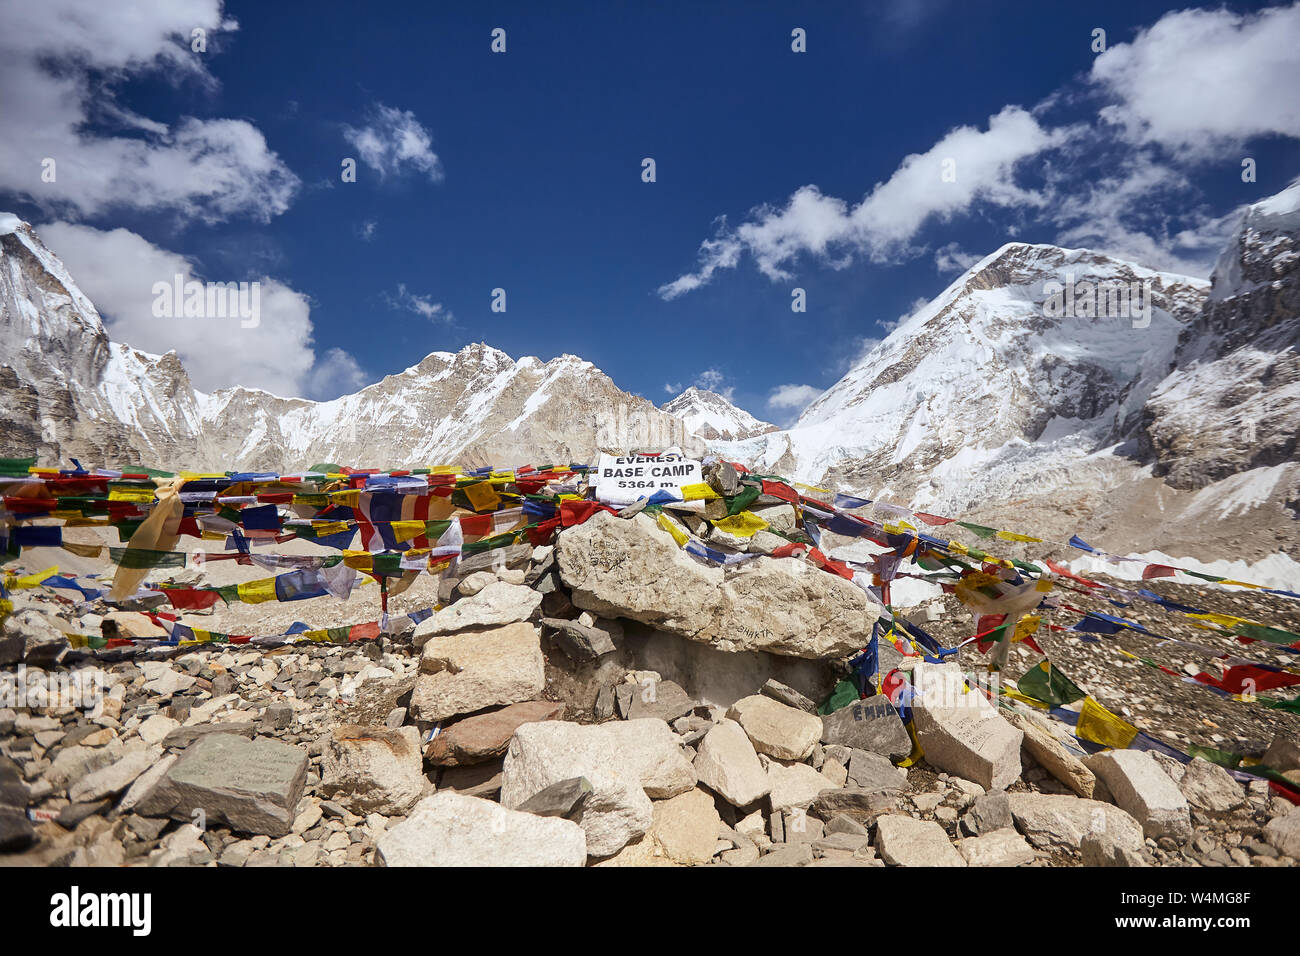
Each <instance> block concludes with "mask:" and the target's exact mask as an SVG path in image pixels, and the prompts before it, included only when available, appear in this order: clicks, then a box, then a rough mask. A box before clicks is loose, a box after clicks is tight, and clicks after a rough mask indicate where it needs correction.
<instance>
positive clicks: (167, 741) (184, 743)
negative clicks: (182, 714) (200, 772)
mask: <svg viewBox="0 0 1300 956" xmlns="http://www.w3.org/2000/svg"><path fill="white" fill-rule="evenodd" d="M256 732H257V725H256V724H254V723H253V722H252V721H251V720H239V721H227V722H225V723H218V724H195V725H194V726H192V727H177V728H176V729H175V730H173V731H172V732H171V733H169V734H168V735H167V736H166V737H164V738H163V742H162V745H163V747H165V748H166V749H168V750H184V749H185V748H186V747H188V746H189V745H190V744H192V743H194V742H195V741H196V740H199V739H200V738H202V737H206V736H207V735H208V734H238V735H240V736H242V737H252V736H253V734H254V733H256Z"/></svg>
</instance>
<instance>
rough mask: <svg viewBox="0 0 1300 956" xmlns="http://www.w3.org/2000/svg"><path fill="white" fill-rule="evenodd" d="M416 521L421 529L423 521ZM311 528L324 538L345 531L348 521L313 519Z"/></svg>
mask: <svg viewBox="0 0 1300 956" xmlns="http://www.w3.org/2000/svg"><path fill="white" fill-rule="evenodd" d="M416 523H417V524H419V525H420V527H421V529H423V528H424V522H423V521H419V522H416ZM311 529H312V531H314V532H316V536H317V537H320V538H324V537H327V536H328V535H331V534H339V533H341V532H343V531H347V530H348V523H347V522H346V521H313V522H312V524H311Z"/></svg>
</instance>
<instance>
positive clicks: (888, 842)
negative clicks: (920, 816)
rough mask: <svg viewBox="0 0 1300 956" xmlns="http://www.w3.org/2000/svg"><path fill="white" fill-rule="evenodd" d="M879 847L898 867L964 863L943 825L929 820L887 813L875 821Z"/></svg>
mask: <svg viewBox="0 0 1300 956" xmlns="http://www.w3.org/2000/svg"><path fill="white" fill-rule="evenodd" d="M875 845H876V850H877V852H879V853H880V857H881V859H883V860H884V861H885V862H886V863H892V864H894V865H895V866H965V865H966V861H965V860H964V859H962V855H961V854H960V853H958V852H957V851H956V850H955V849H954V848H953V845H952V843H951V842H950V841H949V840H948V834H947V833H945V832H944V829H943V827H941V826H939V824H937V823H933V822H931V821H929V820H916V819H913V818H912V817H905V816H900V815H897V814H886V815H885V816H882V817H880V818H879V819H877V820H876V844H875Z"/></svg>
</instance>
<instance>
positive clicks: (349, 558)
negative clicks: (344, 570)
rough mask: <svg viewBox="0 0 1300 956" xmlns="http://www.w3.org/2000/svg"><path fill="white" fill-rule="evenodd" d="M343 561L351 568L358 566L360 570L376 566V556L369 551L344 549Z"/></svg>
mask: <svg viewBox="0 0 1300 956" xmlns="http://www.w3.org/2000/svg"><path fill="white" fill-rule="evenodd" d="M343 563H344V564H346V565H347V566H348V567H349V568H356V569H357V570H358V571H369V570H370V569H371V568H372V567H374V558H372V557H371V555H370V552H369V551H344V552H343Z"/></svg>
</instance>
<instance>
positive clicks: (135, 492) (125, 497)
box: [108, 488, 153, 504]
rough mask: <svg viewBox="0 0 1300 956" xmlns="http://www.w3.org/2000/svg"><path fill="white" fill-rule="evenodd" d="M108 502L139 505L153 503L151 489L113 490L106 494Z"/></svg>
mask: <svg viewBox="0 0 1300 956" xmlns="http://www.w3.org/2000/svg"><path fill="white" fill-rule="evenodd" d="M108 500H109V501H134V502H136V503H139V504H148V503H149V502H151V501H153V489H152V488H149V489H142V488H114V489H113V490H112V491H110V492H109V493H108Z"/></svg>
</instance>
